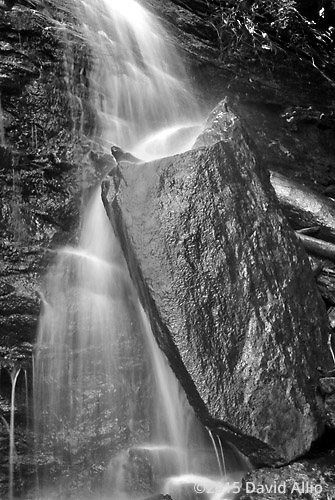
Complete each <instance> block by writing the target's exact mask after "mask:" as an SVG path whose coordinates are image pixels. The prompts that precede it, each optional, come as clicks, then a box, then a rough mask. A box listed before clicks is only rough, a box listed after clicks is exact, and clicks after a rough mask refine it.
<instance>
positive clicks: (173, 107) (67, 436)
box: [34, 0, 229, 500]
mask: <svg viewBox="0 0 335 500" xmlns="http://www.w3.org/2000/svg"><path fill="white" fill-rule="evenodd" d="M74 10H75V15H76V17H77V18H78V20H79V22H80V25H81V29H82V32H83V36H84V38H85V39H86V41H87V43H88V45H89V47H90V49H91V57H92V60H91V63H90V65H89V69H88V75H87V77H88V81H89V90H90V106H91V108H92V110H94V112H95V115H96V126H95V129H94V133H93V138H92V141H93V145H94V146H93V147H96V148H98V149H100V150H101V149H105V150H109V148H110V146H111V145H112V144H116V145H118V146H121V147H122V148H124V149H126V150H131V152H132V153H133V154H135V155H137V156H139V157H142V158H144V159H150V158H155V157H161V156H164V155H167V154H174V153H176V152H180V151H183V150H186V149H187V148H189V146H190V145H191V144H192V141H193V138H194V136H195V135H197V133H198V129H199V126H200V125H199V121H200V118H199V112H198V108H197V105H196V102H195V99H194V97H193V95H192V92H191V91H190V88H189V86H188V83H187V78H186V74H185V71H184V69H183V66H182V64H181V61H180V59H179V57H178V56H177V54H176V53H175V51H174V49H173V47H172V46H171V44H170V43H169V42H168V43H166V40H167V39H168V37H167V35H166V33H165V32H164V31H163V29H162V28H161V27H160V25H159V24H158V23H157V21H156V20H155V19H154V17H153V15H152V14H150V13H149V12H148V11H147V10H145V9H144V8H143V7H142V6H141V5H140V4H139V3H137V2H136V1H135V0H110V1H108V0H76V2H75V4H74ZM80 127H81V125H80ZM34 413H35V436H36V455H37V457H38V461H39V463H42V464H43V467H40V469H42V472H41V471H39V473H38V475H39V482H40V484H41V485H42V486H41V491H40V492H39V493H38V498H43V488H45V487H46V488H47V487H49V483H50V487H53V488H56V489H57V488H58V490H59V489H60V490H61V491H60V493H59V494H60V495H61V494H62V493H64V497H66V495H67V492H68V491H69V490H71V489H73V488H74V484H76V485H77V484H79V483H80V484H81V486H82V487H83V488H84V489H85V494H84V496H85V498H87V497H88V498H90V496H89V492H90V491H91V490H94V489H98V490H99V488H100V491H102V492H103V491H105V492H106V497H108V498H113V499H115V500H120V499H123V498H124V499H126V500H129V499H130V498H136V497H139V496H141V497H142V498H143V496H149V495H150V494H151V493H156V492H162V493H170V494H171V495H172V496H173V499H174V500H182V499H185V498H188V499H189V500H193V499H194V498H198V496H197V495H198V493H199V492H200V493H201V491H200V490H197V487H204V488H206V487H208V490H206V489H203V490H202V491H203V492H204V491H207V493H208V494H207V496H206V498H207V497H208V498H210V499H213V500H214V499H215V500H222V499H223V498H225V495H226V493H227V492H228V491H229V485H227V484H226V483H225V482H224V483H223V481H225V480H226V479H227V478H223V477H222V474H220V471H221V472H222V470H223V468H224V457H223V452H222V444H221V441H220V439H219V438H217V440H216V443H217V444H216V450H214V448H213V446H212V442H211V438H210V436H209V434H208V433H207V431H206V429H205V428H203V426H202V425H201V424H200V423H199V422H198V421H197V419H196V418H195V415H194V413H193V410H192V409H191V407H190V405H189V403H188V401H187V399H186V396H185V394H184V393H183V391H182V390H181V387H180V385H179V383H178V381H177V379H176V377H175V375H174V373H173V372H172V370H171V368H170V367H169V365H168V362H167V360H166V358H165V356H164V354H163V353H162V351H161V350H160V349H159V348H158V345H157V344H156V341H155V339H154V336H153V333H152V331H151V327H150V323H149V321H148V318H147V317H146V314H145V312H144V310H143V308H142V306H141V304H140V302H139V298H138V296H137V294H136V292H135V289H134V287H133V284H132V282H131V280H130V277H129V273H128V270H127V266H126V264H125V261H124V257H123V255H122V252H121V248H120V245H119V243H118V241H117V239H116V237H115V234H114V232H113V230H112V226H111V223H110V221H109V219H108V217H107V214H106V211H105V208H104V205H103V202H102V199H101V188H100V186H99V187H98V188H97V189H96V190H95V191H94V192H92V193H91V194H90V197H89V200H88V201H87V203H86V209H85V211H84V213H83V215H82V225H81V229H80V235H79V237H78V243H77V244H76V245H71V246H70V245H69V246H66V247H64V248H62V249H60V250H58V251H56V252H55V256H54V259H53V262H52V264H51V266H50V268H49V271H48V273H47V275H46V278H45V282H44V291H43V304H42V310H41V315H40V320H39V329H38V340H37V345H36V350H35V358H34ZM212 439H214V438H213V437H212ZM218 447H219V448H218ZM218 449H220V457H221V458H220V459H219V460H217V457H218V456H219V452H218ZM220 460H221V461H220ZM43 470H44V474H43ZM102 470H106V473H105V475H104V486H103V487H101V484H102V480H101V471H102ZM74 476H75V477H76V479H75V480H74V479H73V477H74ZM94 478H97V483H96V482H94ZM52 480H53V481H54V482H53V484H51V483H52ZM83 485H84V486H83ZM218 487H220V488H221V489H222V491H221V490H220V493H218ZM210 489H211V491H210ZM211 492H212V493H213V494H214V493H215V495H214V496H213V494H212V493H211ZM80 497H81V494H78V498H80ZM45 498H47V496H45ZM59 498H63V497H62V496H59ZM92 498H96V497H95V496H94V495H93V494H92Z"/></svg>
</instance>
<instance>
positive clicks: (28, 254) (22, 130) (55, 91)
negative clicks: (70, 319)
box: [0, 3, 99, 347]
mask: <svg viewBox="0 0 335 500" xmlns="http://www.w3.org/2000/svg"><path fill="white" fill-rule="evenodd" d="M36 6H37V3H36V5H35V4H34V5H32V7H36ZM38 6H40V5H39V4H38ZM0 27H1V33H0V39H1V55H2V57H1V62H0V94H1V122H0V144H1V145H0V179H1V182H0V183H1V202H0V204H1V219H0V227H1V241H0V245H1V251H2V253H3V255H4V258H3V260H2V261H1V264H0V285H1V286H0V307H1V315H0V343H1V345H2V346H9V347H10V346H18V345H20V343H21V342H23V341H25V342H30V343H32V342H33V341H34V339H35V336H36V328H37V317H38V314H39V307H40V296H39V290H40V283H41V278H42V276H43V273H44V270H45V268H46V265H47V263H48V262H50V261H51V260H52V253H50V252H49V251H48V250H50V249H57V248H58V247H59V246H60V245H62V244H64V243H65V242H67V241H69V240H73V239H74V238H75V232H76V225H77V223H78V211H79V207H80V204H81V203H82V199H83V194H82V180H83V179H82V170H81V166H82V165H81V163H82V164H89V165H90V164H93V163H94V161H92V158H90V157H89V154H88V153H89V151H90V143H89V141H88V140H87V139H86V137H85V133H86V132H88V131H89V129H90V128H91V127H92V125H91V124H88V122H87V121H86V122H85V117H84V118H83V123H84V125H83V129H82V130H81V131H78V130H76V122H77V118H78V116H79V115H78V113H79V108H80V105H79V104H80V98H82V99H84V98H85V95H86V94H87V91H86V90H85V87H83V81H80V78H79V72H80V70H81V67H82V64H83V61H84V59H85V57H86V58H87V51H86V48H85V47H84V46H83V45H82V44H80V43H79V42H78V41H77V42H76V48H75V50H74V51H73V52H72V48H73V46H71V43H70V45H67V47H65V42H64V40H63V39H62V34H61V32H60V31H59V30H58V27H57V24H56V22H54V21H53V20H52V19H51V18H50V17H49V14H48V13H46V12H44V13H43V12H41V10H34V8H27V7H26V6H24V5H16V6H15V8H13V9H12V10H2V11H1V20H0ZM66 51H67V52H66ZM70 61H71V62H72V67H73V68H74V69H73V72H74V73H73V75H72V77H73V79H74V81H73V82H71V83H69V80H68V78H69V75H67V74H66V70H65V67H66V62H67V63H69V62H70ZM76 71H77V76H76V73H75V72H76ZM80 93H81V94H80ZM75 103H77V105H75ZM86 119H87V115H86ZM94 168H96V164H94ZM94 168H92V172H93V170H94ZM97 172H99V168H97ZM89 175H90V174H89ZM89 175H88V178H87V179H86V187H88V186H89V185H92V184H94V183H95V182H96V181H97V179H98V178H99V174H97V175H96V176H95V174H92V177H91V178H89ZM84 188H85V182H84Z"/></svg>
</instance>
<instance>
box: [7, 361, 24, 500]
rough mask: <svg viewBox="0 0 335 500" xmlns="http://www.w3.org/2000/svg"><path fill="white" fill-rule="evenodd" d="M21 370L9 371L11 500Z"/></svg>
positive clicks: (10, 499) (13, 369) (11, 498)
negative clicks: (16, 404)
mask: <svg viewBox="0 0 335 500" xmlns="http://www.w3.org/2000/svg"><path fill="white" fill-rule="evenodd" d="M20 371H21V369H20V368H15V367H14V368H12V369H11V370H10V371H9V373H10V378H11V381H12V390H11V400H10V423H9V489H8V498H9V500H13V493H14V464H15V458H16V452H15V435H14V431H15V426H14V419H15V388H16V382H17V378H18V376H19V373H20Z"/></svg>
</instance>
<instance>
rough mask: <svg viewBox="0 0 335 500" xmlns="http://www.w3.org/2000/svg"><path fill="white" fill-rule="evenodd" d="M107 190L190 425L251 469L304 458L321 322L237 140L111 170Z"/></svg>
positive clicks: (263, 185)
mask: <svg viewBox="0 0 335 500" xmlns="http://www.w3.org/2000/svg"><path fill="white" fill-rule="evenodd" d="M120 173H121V175H120ZM120 179H121V180H120ZM117 183H120V184H119V187H118V191H117V194H116V197H115V198H114V199H113V198H112V197H111V199H110V200H109V202H110V203H112V205H113V209H114V214H115V217H116V223H117V226H118V231H119V235H120V239H121V241H122V245H123V248H124V251H125V254H126V259H127V261H128V265H129V267H130V271H131V274H132V276H133V279H134V281H135V282H136V284H137V287H138V289H139V291H140V295H141V298H142V301H143V302H144V304H145V307H146V309H147V311H148V313H149V316H150V319H151V323H152V326H153V330H154V333H155V335H156V337H157V340H158V342H159V345H160V346H161V348H162V349H163V350H164V351H165V353H166V355H167V357H168V359H169V361H170V364H171V366H172V367H173V369H174V371H175V372H176V374H177V376H178V377H179V379H180V381H181V383H182V385H183V386H184V389H185V391H186V393H187V395H188V397H189V399H190V402H191V403H192V405H193V406H194V408H195V409H196V412H197V413H198V415H199V416H200V418H201V419H202V420H203V421H204V422H205V423H206V424H207V425H209V426H210V427H216V430H217V429H219V428H220V426H223V429H224V430H225V431H227V432H228V436H229V438H230V439H231V440H233V441H234V442H235V443H237V444H238V445H239V447H240V449H241V451H244V452H245V453H247V454H248V455H249V457H251V458H252V459H253V460H254V463H258V464H260V463H270V464H271V463H272V464H273V463H280V462H285V461H289V460H292V459H293V458H295V457H297V456H299V455H301V454H303V453H304V452H305V451H306V450H308V449H309V447H310V445H311V443H312V441H313V440H315V439H316V438H317V437H318V436H319V435H320V433H321V431H322V429H323V423H322V415H321V410H320V409H319V408H318V404H317V397H316V392H317V386H318V379H319V376H318V370H317V369H318V367H319V366H322V367H328V366H329V363H330V355H329V352H328V350H327V345H326V342H327V338H326V336H327V331H328V325H327V317H326V312H325V309H324V305H323V303H322V301H321V298H320V296H319V294H318V292H317V290H316V286H315V283H314V278H313V276H312V273H311V270H310V267H309V264H308V261H307V257H306V254H305V252H304V250H303V249H302V248H301V247H300V245H299V243H297V240H296V237H295V235H294V234H293V232H291V230H290V229H289V228H288V226H287V224H286V222H285V221H284V219H283V218H282V216H281V215H280V214H279V213H278V210H277V205H276V202H275V199H274V196H273V192H272V189H271V187H270V184H269V182H268V179H267V177H266V175H265V174H262V173H261V171H260V169H259V167H258V164H257V161H256V159H255V156H254V154H253V153H252V150H251V148H250V146H249V144H248V140H247V138H243V134H242V131H240V133H239V134H238V136H237V138H236V140H235V142H234V139H232V140H231V141H230V143H225V142H219V143H217V144H215V145H214V146H213V147H204V148H200V149H197V150H193V151H190V152H187V153H184V154H181V155H177V156H174V157H170V158H163V159H161V160H157V161H154V162H151V163H146V164H139V165H138V164H137V165H135V164H129V163H126V162H125V163H124V164H122V162H121V164H120V165H119V175H118V179H117Z"/></svg>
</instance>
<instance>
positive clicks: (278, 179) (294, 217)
mask: <svg viewBox="0 0 335 500" xmlns="http://www.w3.org/2000/svg"><path fill="white" fill-rule="evenodd" d="M270 181H271V184H272V186H273V188H274V190H275V193H276V196H277V198H278V201H279V204H280V206H281V208H282V209H283V212H284V214H285V215H286V217H287V219H288V220H289V222H290V224H291V225H292V227H293V228H294V229H302V228H306V227H309V228H310V227H318V228H319V230H318V236H319V237H320V238H322V239H325V240H328V241H332V242H334V243H335V202H334V201H332V200H331V199H329V198H328V197H327V196H324V195H322V194H319V193H316V192H314V191H313V190H312V189H309V188H308V187H306V186H303V185H301V184H299V183H298V182H296V181H293V180H291V179H288V178H287V177H285V176H284V175H281V174H278V173H276V172H270Z"/></svg>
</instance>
